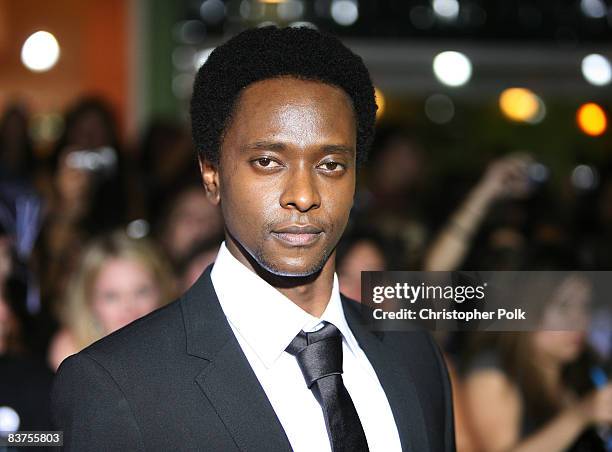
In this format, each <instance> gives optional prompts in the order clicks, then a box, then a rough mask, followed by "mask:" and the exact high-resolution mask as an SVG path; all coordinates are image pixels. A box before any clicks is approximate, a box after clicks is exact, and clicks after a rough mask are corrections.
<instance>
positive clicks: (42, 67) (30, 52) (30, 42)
mask: <svg viewBox="0 0 612 452" xmlns="http://www.w3.org/2000/svg"><path fill="white" fill-rule="evenodd" d="M59 56H60V47H59V44H58V43H57V39H55V36H53V35H52V34H51V33H49V32H48V31H37V32H36V33H34V34H32V35H31V36H30V37H29V38H28V39H26V41H25V42H24V44H23V47H22V48H21V61H22V62H23V64H24V65H25V67H27V68H28V69H29V70H31V71H34V72H44V71H48V70H49V69H51V68H52V67H53V66H55V63H57V60H58V59H59Z"/></svg>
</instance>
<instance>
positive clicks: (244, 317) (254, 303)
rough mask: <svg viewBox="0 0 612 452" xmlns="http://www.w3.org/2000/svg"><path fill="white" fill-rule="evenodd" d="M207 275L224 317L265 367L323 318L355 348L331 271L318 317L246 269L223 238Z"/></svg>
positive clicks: (315, 326) (270, 364) (317, 326)
mask: <svg viewBox="0 0 612 452" xmlns="http://www.w3.org/2000/svg"><path fill="white" fill-rule="evenodd" d="M210 276H211V279H212V283H213V286H214V288H215V292H216V293H217V296H218V298H219V303H220V304H221V308H222V309H223V312H224V313H225V316H226V317H227V319H228V321H229V322H230V324H231V325H232V327H233V328H234V329H235V330H237V332H238V333H239V334H240V335H241V336H242V338H243V339H244V340H245V341H246V342H247V343H248V345H249V346H250V347H251V348H252V349H253V351H254V352H255V353H256V354H257V356H258V357H259V359H261V360H262V362H263V363H264V365H265V366H266V367H268V368H269V367H271V366H272V365H273V364H274V362H275V361H276V360H277V359H278V358H279V357H280V356H281V354H282V353H283V352H284V351H285V349H286V348H287V346H288V345H289V343H290V342H291V341H292V340H293V338H294V337H295V336H297V334H298V333H299V332H300V331H301V330H304V331H314V330H317V329H318V328H320V327H321V323H322V322H323V321H327V322H330V323H333V324H334V325H335V326H336V327H337V328H338V329H339V330H340V332H341V333H342V336H343V338H344V339H345V340H346V343H347V345H348V346H349V347H350V348H351V349H353V351H355V350H356V349H355V347H356V345H357V343H356V340H355V337H354V336H353V334H352V332H351V330H350V328H349V326H348V324H347V322H346V318H345V316H344V310H343V308H342V301H341V299H340V291H339V288H338V278H337V276H336V274H335V273H334V284H333V287H332V293H331V297H330V300H329V303H328V304H327V307H326V308H325V311H324V312H323V315H322V316H321V318H317V317H315V316H313V315H311V314H309V313H308V312H306V311H304V310H303V309H302V308H300V307H299V306H298V305H296V304H295V303H293V302H292V301H291V300H290V299H289V298H287V297H286V296H285V295H283V294H282V293H281V292H279V291H278V290H277V289H276V288H274V287H273V286H271V285H270V284H268V283H267V282H266V281H264V280H263V279H262V278H260V277H259V276H258V275H257V274H256V273H254V272H252V271H251V270H249V269H248V268H247V267H246V266H245V265H244V264H242V263H241V262H240V261H239V260H238V259H236V258H235V257H234V256H233V255H232V254H231V253H230V252H229V250H228V249H227V247H226V246H225V242H223V243H222V244H221V248H220V249H219V253H218V255H217V258H216V260H215V264H214V266H213V269H212V271H211V275H210Z"/></svg>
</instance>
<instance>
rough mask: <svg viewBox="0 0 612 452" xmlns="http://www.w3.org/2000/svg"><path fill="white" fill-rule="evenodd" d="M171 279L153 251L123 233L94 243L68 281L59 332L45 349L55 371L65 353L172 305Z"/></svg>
mask: <svg viewBox="0 0 612 452" xmlns="http://www.w3.org/2000/svg"><path fill="white" fill-rule="evenodd" d="M172 295H173V288H172V283H171V275H170V272H169V269H168V268H167V267H166V266H165V265H164V262H163V260H162V259H161V257H160V255H159V254H158V253H157V252H156V250H155V248H154V247H153V246H152V245H151V244H149V243H148V242H146V241H144V240H142V239H138V240H137V239H132V238H129V237H128V236H126V235H124V234H123V233H122V232H115V233H113V234H111V235H107V236H103V237H102V238H100V239H98V240H96V241H94V242H92V243H91V244H90V245H89V246H88V247H87V248H86V249H85V251H84V252H83V256H82V259H81V262H80V265H79V266H78V270H77V271H76V273H74V274H73V275H72V277H71V280H70V282H69V286H68V292H67V299H66V302H65V305H64V306H63V309H62V310H61V312H60V314H61V315H60V319H61V323H62V324H63V328H62V329H61V330H60V331H59V332H58V333H57V334H56V335H55V337H54V338H53V340H52V342H51V345H50V347H49V356H48V360H49V364H50V366H51V368H52V369H54V370H55V369H57V367H58V366H59V365H60V363H61V362H62V361H63V360H64V359H65V358H66V357H68V356H69V355H72V354H74V353H77V352H78V351H79V350H81V349H83V348H85V347H86V346H88V345H89V344H91V343H93V342H95V341H96V340H98V339H100V338H102V337H104V336H106V335H107V334H110V333H112V332H113V331H115V330H118V329H119V328H122V327H123V326H125V325H127V324H128V323H130V322H132V321H134V320H136V319H138V318H139V317H142V316H144V315H146V314H148V313H149V312H151V311H153V310H155V309H157V308H158V307H160V306H162V305H163V304H165V303H167V302H168V301H170V299H171V297H172Z"/></svg>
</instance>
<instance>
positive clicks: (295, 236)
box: [272, 224, 323, 246]
mask: <svg viewBox="0 0 612 452" xmlns="http://www.w3.org/2000/svg"><path fill="white" fill-rule="evenodd" d="M322 232H323V230H322V229H321V228H319V227H317V226H314V225H312V224H305V225H296V224H293V225H288V226H284V227H279V228H276V229H274V230H273V231H272V235H273V236H274V237H276V238H277V239H279V240H280V241H282V242H284V243H285V244H288V245H291V246H305V245H310V244H312V243H314V242H316V241H317V240H318V239H319V237H320V236H321V234H322Z"/></svg>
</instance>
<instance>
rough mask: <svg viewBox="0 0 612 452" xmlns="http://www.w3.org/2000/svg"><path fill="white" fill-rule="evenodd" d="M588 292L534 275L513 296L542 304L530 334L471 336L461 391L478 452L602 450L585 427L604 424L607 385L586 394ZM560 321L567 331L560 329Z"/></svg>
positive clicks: (611, 397) (574, 278) (581, 284)
mask: <svg viewBox="0 0 612 452" xmlns="http://www.w3.org/2000/svg"><path fill="white" fill-rule="evenodd" d="M521 291H524V292H521ZM591 291H592V285H591V283H590V282H589V281H588V280H587V279H586V278H585V277H584V276H581V275H579V274H570V275H569V276H566V277H565V278H564V279H563V280H561V281H559V280H558V278H552V277H551V278H547V277H545V276H543V275H542V274H538V275H536V276H534V277H533V281H532V282H529V281H526V282H525V284H524V286H523V287H521V288H518V287H517V293H516V296H518V297H520V296H533V295H534V294H535V296H536V297H537V298H538V299H542V300H548V301H547V302H546V303H544V306H543V308H542V312H541V315H540V318H541V322H540V325H539V329H538V330H536V331H529V332H504V333H496V334H492V333H482V334H481V335H480V336H475V339H474V340H473V342H474V343H475V344H476V345H473V346H472V353H471V357H469V358H468V360H467V362H466V364H465V367H464V372H465V381H464V386H463V388H464V396H465V401H466V405H467V414H468V416H469V417H470V424H471V427H472V429H473V432H474V433H475V436H476V439H477V442H478V444H479V445H480V449H479V450H482V451H484V452H495V451H513V452H530V451H534V452H536V451H537V452H539V451H549V452H557V451H558V452H560V451H572V452H583V451H584V452H586V451H589V452H596V451H603V450H604V449H603V444H602V441H601V439H600V438H599V437H598V436H597V434H596V433H595V431H594V428H593V427H595V426H596V425H598V424H603V425H607V426H610V425H612V383H608V384H607V385H606V386H604V387H603V388H600V389H593V384H592V383H591V381H590V379H589V371H590V369H591V365H592V364H594V363H595V362H596V361H595V360H594V356H592V355H591V353H590V349H589V348H587V347H586V344H585V338H586V328H587V326H588V322H589V319H588V306H589V303H590V298H591ZM565 316H569V317H565ZM568 321H570V322H571V325H572V328H575V329H574V330H568V329H566V330H560V328H559V326H560V325H563V324H566V323H563V324H560V322H568Z"/></svg>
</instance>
